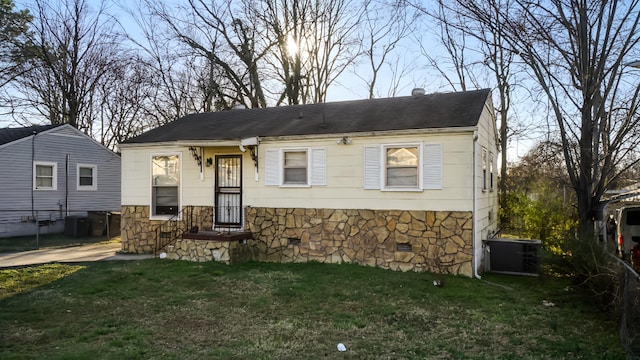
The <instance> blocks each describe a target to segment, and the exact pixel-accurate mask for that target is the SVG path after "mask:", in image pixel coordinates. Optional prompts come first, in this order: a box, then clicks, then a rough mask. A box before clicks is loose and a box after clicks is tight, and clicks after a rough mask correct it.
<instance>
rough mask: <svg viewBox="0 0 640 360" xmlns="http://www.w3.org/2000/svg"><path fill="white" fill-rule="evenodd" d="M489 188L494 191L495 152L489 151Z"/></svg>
mask: <svg viewBox="0 0 640 360" xmlns="http://www.w3.org/2000/svg"><path fill="white" fill-rule="evenodd" d="M489 190H491V191H493V153H492V152H490V153H489Z"/></svg>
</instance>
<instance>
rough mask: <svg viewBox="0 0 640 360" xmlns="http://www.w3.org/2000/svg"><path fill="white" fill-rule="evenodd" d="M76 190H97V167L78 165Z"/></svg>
mask: <svg viewBox="0 0 640 360" xmlns="http://www.w3.org/2000/svg"><path fill="white" fill-rule="evenodd" d="M77 181H78V182H77V184H78V190H98V167H97V166H95V165H88V164H78V179H77Z"/></svg>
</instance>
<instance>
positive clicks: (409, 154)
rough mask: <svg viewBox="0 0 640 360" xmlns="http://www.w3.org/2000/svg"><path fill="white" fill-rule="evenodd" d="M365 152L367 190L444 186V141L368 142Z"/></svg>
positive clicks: (365, 187)
mask: <svg viewBox="0 0 640 360" xmlns="http://www.w3.org/2000/svg"><path fill="white" fill-rule="evenodd" d="M363 155H364V159H363V162H364V170H363V171H364V172H363V188H364V189H366V190H372V189H375V190H383V191H420V190H423V189H424V190H431V189H442V144H431V143H429V144H421V143H418V144H384V145H376V146H365V147H364V153H363Z"/></svg>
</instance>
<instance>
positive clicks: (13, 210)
mask: <svg viewBox="0 0 640 360" xmlns="http://www.w3.org/2000/svg"><path fill="white" fill-rule="evenodd" d="M0 166H1V167H2V169H4V171H3V174H2V176H0V199H1V200H0V237H8V236H19V235H28V234H34V233H35V229H36V228H35V221H34V220H35V219H37V220H38V225H39V228H38V229H39V232H40V233H56V232H62V231H64V230H65V224H64V220H65V218H66V217H67V216H69V215H87V212H88V211H97V212H109V211H120V156H119V155H118V154H116V153H114V152H113V151H111V150H109V149H107V148H106V147H104V146H103V145H101V144H100V143H98V142H96V141H95V140H93V139H92V138H90V137H89V136H87V135H86V134H84V133H82V132H81V131H79V130H77V129H76V128H74V127H72V126H71V125H68V124H63V125H43V126H31V127H25V128H3V129H0Z"/></svg>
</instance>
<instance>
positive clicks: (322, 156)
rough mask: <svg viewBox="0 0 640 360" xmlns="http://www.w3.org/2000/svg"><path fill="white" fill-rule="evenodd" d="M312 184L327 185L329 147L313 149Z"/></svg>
mask: <svg viewBox="0 0 640 360" xmlns="http://www.w3.org/2000/svg"><path fill="white" fill-rule="evenodd" d="M311 185H327V149H326V148H312V149H311Z"/></svg>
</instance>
